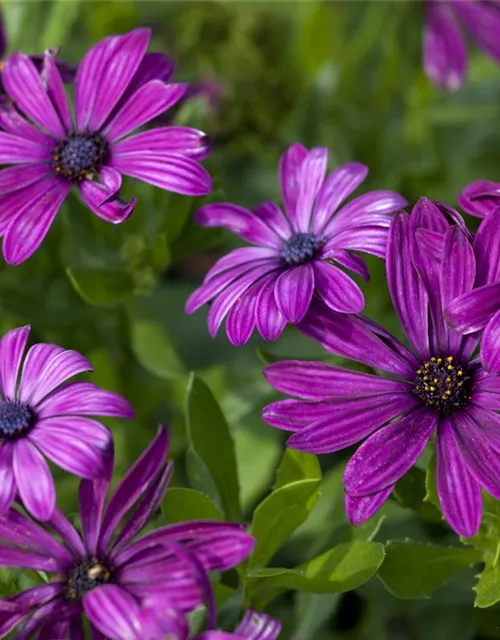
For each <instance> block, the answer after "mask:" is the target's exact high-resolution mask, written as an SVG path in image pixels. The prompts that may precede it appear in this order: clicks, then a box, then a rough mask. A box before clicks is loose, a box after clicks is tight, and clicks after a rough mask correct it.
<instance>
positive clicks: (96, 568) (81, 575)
mask: <svg viewBox="0 0 500 640" xmlns="http://www.w3.org/2000/svg"><path fill="white" fill-rule="evenodd" d="M111 582H113V576H112V574H111V571H110V570H109V569H108V567H107V566H106V564H105V563H103V562H101V561H100V560H99V559H98V558H89V559H87V560H83V561H82V562H80V563H79V564H77V565H76V566H75V567H74V568H73V569H72V570H71V571H70V572H69V574H68V577H67V581H66V587H65V589H64V594H65V595H66V598H67V599H68V600H73V601H74V600H81V599H82V598H83V596H84V595H85V594H86V593H88V592H89V591H92V589H94V588H95V587H98V586H99V585H101V584H109V583H111Z"/></svg>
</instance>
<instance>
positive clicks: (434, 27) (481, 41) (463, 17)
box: [423, 0, 500, 91]
mask: <svg viewBox="0 0 500 640" xmlns="http://www.w3.org/2000/svg"><path fill="white" fill-rule="evenodd" d="M425 11H426V23H425V28H424V46H423V56H424V68H425V71H426V73H427V75H428V76H429V78H430V79H431V80H432V81H433V82H434V83H436V84H437V85H439V86H440V87H443V88H444V89H448V90H450V91H454V90H456V89H458V88H459V87H460V86H461V85H462V83H463V82H464V80H465V76H466V74H467V58H468V56H467V45H466V42H465V37H464V33H463V30H462V27H463V28H464V29H465V31H467V32H468V33H469V34H470V35H471V36H472V38H473V39H474V40H475V41H476V43H477V44H478V46H479V47H481V49H482V50H483V51H484V52H485V53H486V54H488V55H489V56H490V57H491V58H493V60H495V61H496V62H500V41H499V39H498V32H499V30H500V2H499V0H425Z"/></svg>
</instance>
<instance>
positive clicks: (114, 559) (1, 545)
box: [0, 428, 254, 640]
mask: <svg viewBox="0 0 500 640" xmlns="http://www.w3.org/2000/svg"><path fill="white" fill-rule="evenodd" d="M167 449H168V437H167V433H166V431H165V429H163V428H160V429H159V431H158V434H157V436H156V438H155V439H154V440H153V442H152V443H151V444H150V446H149V447H148V448H147V449H146V451H145V452H144V453H143V454H142V455H141V456H140V458H139V459H138V460H137V461H136V462H135V464H134V465H133V466H132V467H131V468H130V469H129V471H128V472H127V473H126V475H125V476H124V478H123V479H122V481H121V482H120V483H119V484H118V486H117V487H116V489H115V491H114V492H113V494H112V495H111V497H110V499H109V501H108V503H107V505H106V506H104V502H105V499H106V493H107V490H108V488H109V481H110V476H111V467H112V465H111V464H110V465H109V473H108V474H107V475H106V476H105V477H103V478H100V479H96V480H83V481H82V483H81V485H80V493H79V497H80V519H81V533H79V532H78V531H77V530H76V529H75V528H74V527H73V526H72V525H71V524H70V522H69V521H68V520H67V519H66V518H65V517H64V516H63V515H62V514H61V513H60V512H59V511H57V510H56V512H55V513H54V516H53V517H52V518H51V519H50V520H49V521H48V522H47V523H45V525H44V526H42V524H41V523H37V522H35V521H33V520H31V519H30V518H28V517H26V516H25V515H23V514H22V513H20V512H19V511H16V510H14V509H10V510H9V511H8V512H7V513H6V514H5V515H4V516H2V517H0V566H4V567H20V568H27V569H35V570H40V571H44V572H46V573H48V574H50V576H51V578H50V581H49V582H48V583H46V584H43V585H41V586H37V587H34V588H32V589H29V590H27V591H23V592H20V593H18V594H16V595H13V596H10V597H9V598H4V599H2V600H0V637H2V638H3V637H4V636H5V635H7V634H8V633H9V632H10V631H12V630H13V629H16V633H18V634H20V635H18V636H17V637H23V638H24V637H26V638H27V637H32V636H30V634H34V635H33V637H36V638H46V637H60V638H64V637H69V638H71V640H81V638H82V637H83V628H82V622H83V619H82V616H83V617H85V618H87V619H88V622H89V623H90V628H91V631H92V634H93V636H92V637H95V638H98V637H101V636H100V635H99V634H100V633H102V634H105V635H108V637H109V635H112V634H114V636H113V637H119V638H120V639H121V640H124V639H128V638H134V636H133V635H132V633H133V631H134V629H135V630H136V629H137V621H138V617H137V616H138V605H140V603H141V602H142V600H144V599H148V598H152V597H154V596H155V595H158V594H161V595H162V597H163V598H165V599H167V600H168V601H169V602H170V603H171V604H172V606H173V607H175V610H179V611H182V612H184V613H186V612H188V611H191V610H192V609H194V608H195V607H196V606H197V605H199V604H201V603H202V602H203V599H204V594H203V585H201V584H200V582H199V575H200V572H199V571H197V572H194V571H193V558H194V559H195V560H194V561H195V562H196V563H198V564H199V565H200V567H202V569H203V571H205V572H207V571H224V570H226V569H230V568H232V567H234V566H235V565H237V564H238V563H240V562H241V561H243V560H244V559H245V558H246V557H247V556H248V555H249V554H250V552H251V551H252V548H253V546H254V539H253V538H252V537H251V536H250V535H248V534H247V533H246V532H245V531H244V526H243V525H240V524H234V523H228V522H220V521H214V522H212V521H208V520H207V521H204V520H200V521H193V522H183V523H179V524H174V525H169V526H163V527H160V528H158V529H155V530H153V531H151V532H149V533H146V534H143V535H139V534H140V532H141V530H142V529H143V528H144V526H145V525H146V523H147V522H148V521H149V520H150V518H151V517H152V516H153V515H154V514H155V512H156V511H157V509H158V508H159V506H160V504H161V502H162V500H163V498H164V495H165V491H166V489H167V485H168V482H169V479H170V476H171V473H172V464H171V463H170V462H168V461H166V460H165V456H166V453H167ZM127 514H128V517H127V518H126V519H125V520H124V518H125V517H126V516H127ZM122 521H123V523H122ZM120 523H122V526H121V527H120V526H119V525H120ZM109 632H111V633H109Z"/></svg>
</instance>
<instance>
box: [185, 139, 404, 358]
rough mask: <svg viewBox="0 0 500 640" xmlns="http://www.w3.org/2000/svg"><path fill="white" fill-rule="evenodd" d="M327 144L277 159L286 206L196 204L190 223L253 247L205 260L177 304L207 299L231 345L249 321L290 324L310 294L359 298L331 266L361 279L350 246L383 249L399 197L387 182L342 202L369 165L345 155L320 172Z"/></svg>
mask: <svg viewBox="0 0 500 640" xmlns="http://www.w3.org/2000/svg"><path fill="white" fill-rule="evenodd" d="M327 159H328V151H327V149H326V148H316V149H312V150H311V151H307V150H306V149H305V148H304V147H303V146H302V145H300V144H293V145H292V146H291V147H289V148H288V150H287V151H286V152H285V153H284V154H283V156H282V158H281V162H280V182H281V191H282V194H283V203H284V209H285V213H283V211H282V210H281V209H280V208H279V207H278V205H276V204H275V203H274V202H264V203H262V204H261V205H259V206H258V207H256V208H255V209H254V210H253V211H249V210H247V209H243V208H242V207H239V206H237V205H234V204H229V203H220V204H211V205H207V206H205V207H203V208H202V209H200V211H198V213H197V214H196V220H197V222H198V223H199V224H201V225H203V226H206V227H226V228H227V229H229V230H230V231H232V232H233V233H236V234H237V235H239V236H240V237H241V238H243V239H244V240H247V241H249V242H250V243H252V244H253V245H254V246H253V247H244V248H241V249H236V250H234V251H231V252H230V253H229V254H228V255H226V256H224V257H223V258H221V259H220V260H219V261H218V262H216V264H215V265H214V266H213V267H212V268H211V269H210V271H209V272H208V274H207V275H206V277H205V280H204V282H203V284H202V286H201V287H200V288H199V289H197V290H196V291H195V292H194V293H193V294H192V295H191V296H190V298H189V300H188V301H187V304H186V312H187V313H193V312H194V311H196V310H197V309H199V308H200V307H202V306H203V305H204V304H206V303H207V302H212V305H211V308H210V312H209V314H208V328H209V331H210V334H211V335H212V336H215V335H216V333H217V331H218V329H219V327H220V325H221V323H222V322H223V321H224V318H226V316H227V323H226V332H227V336H228V338H229V340H230V341H231V342H232V343H233V344H235V345H241V344H244V343H245V342H247V341H248V339H249V338H250V336H251V334H252V332H253V330H254V328H255V327H257V330H258V331H259V333H260V334H261V335H262V337H263V338H264V339H266V340H274V339H276V338H277V337H278V336H279V335H280V334H281V332H282V331H283V329H284V328H285V325H286V323H287V322H290V323H297V322H300V321H301V320H302V318H303V317H304V315H305V314H306V313H307V310H308V309H309V305H310V304H311V300H312V298H313V295H316V296H317V297H319V298H321V299H322V300H323V301H324V302H325V303H326V304H327V305H328V306H329V307H330V308H331V309H334V310H335V311H338V312H340V313H357V312H358V311H361V309H363V307H364V298H363V294H362V292H361V290H360V288H359V287H358V285H357V284H356V283H355V282H354V280H352V279H351V277H350V276H348V275H347V274H346V273H345V272H344V271H342V270H341V269H340V268H339V266H341V267H344V268H346V269H348V270H350V271H353V272H354V273H357V274H359V275H361V276H362V277H363V278H365V279H368V278H369V273H368V269H367V267H366V264H365V263H364V261H363V260H362V259H361V258H360V257H359V256H357V255H356V254H353V253H352V251H364V252H366V253H372V254H374V255H376V256H379V257H381V258H384V257H385V249H386V243H387V232H388V228H389V224H390V218H389V216H388V215H387V214H389V213H392V212H394V211H396V210H398V209H400V208H401V207H403V206H405V205H406V204H407V202H406V200H405V199H404V198H402V197H401V196H400V195H398V194H397V193H394V192H393V191H371V192H369V193H367V194H365V195H363V196H359V197H358V198H355V199H354V200H352V201H351V202H349V203H348V204H346V205H344V206H341V205H342V203H343V202H344V200H345V199H346V198H347V197H348V196H350V195H351V193H352V192H353V191H354V190H355V189H356V188H357V187H358V186H359V185H360V184H361V183H362V182H363V180H364V179H365V177H366V175H367V172H368V169H367V167H365V166H364V165H362V164H359V163H356V162H352V163H349V164H345V165H342V166H340V167H339V168H338V169H335V170H334V171H333V172H332V173H331V174H330V175H329V176H328V177H327V178H326V179H325V176H326V165H327Z"/></svg>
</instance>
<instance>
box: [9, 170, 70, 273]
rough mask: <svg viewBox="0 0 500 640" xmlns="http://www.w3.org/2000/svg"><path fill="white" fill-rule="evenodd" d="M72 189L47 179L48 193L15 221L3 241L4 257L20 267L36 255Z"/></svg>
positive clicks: (10, 225) (68, 185)
mask: <svg viewBox="0 0 500 640" xmlns="http://www.w3.org/2000/svg"><path fill="white" fill-rule="evenodd" d="M70 189H71V183H69V182H68V183H64V182H62V181H59V180H56V179H49V180H47V190H46V192H45V194H44V195H43V197H42V198H40V199H39V200H36V201H34V202H31V203H30V205H29V207H26V208H25V209H24V210H23V211H21V212H20V213H19V215H18V216H16V217H15V218H13V219H12V221H11V222H10V224H9V226H8V228H7V231H6V233H5V237H4V242H3V255H4V258H5V260H6V262H8V263H9V264H11V265H18V264H21V262H24V261H25V260H27V259H28V258H30V257H31V256H32V255H33V254H34V253H35V251H36V250H37V249H38V247H39V246H40V245H41V244H42V242H43V239H44V238H45V236H46V235H47V232H48V230H49V229H50V226H51V225H52V222H53V221H54V218H55V217H56V215H57V213H58V211H59V209H60V208H61V205H62V203H63V202H64V200H65V198H66V196H67V195H68V192H69V190H70Z"/></svg>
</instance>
